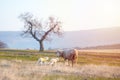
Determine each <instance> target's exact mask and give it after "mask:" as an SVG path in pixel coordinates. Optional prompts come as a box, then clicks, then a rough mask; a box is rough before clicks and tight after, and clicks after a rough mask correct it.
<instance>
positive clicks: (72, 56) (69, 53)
mask: <svg viewBox="0 0 120 80" xmlns="http://www.w3.org/2000/svg"><path fill="white" fill-rule="evenodd" d="M56 55H57V56H58V57H63V58H64V61H66V60H68V63H69V61H71V62H72V67H73V64H74V62H75V63H77V58H78V50H76V49H67V50H58V51H57V52H56Z"/></svg>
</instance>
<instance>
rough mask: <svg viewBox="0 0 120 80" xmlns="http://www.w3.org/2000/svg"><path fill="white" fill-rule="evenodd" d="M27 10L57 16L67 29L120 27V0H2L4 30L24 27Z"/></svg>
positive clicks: (1, 28) (0, 27) (1, 27)
mask: <svg viewBox="0 0 120 80" xmlns="http://www.w3.org/2000/svg"><path fill="white" fill-rule="evenodd" d="M26 12H30V13H32V14H33V15H35V16H37V17H38V18H40V19H41V18H47V17H49V16H57V17H58V18H59V19H60V20H61V21H62V26H63V30H65V31H75V30H86V29H96V28H106V27H120V0H0V31H19V30H23V27H24V26H23V25H24V24H23V22H22V21H21V20H20V19H19V18H18V17H19V15H20V14H22V13H26Z"/></svg>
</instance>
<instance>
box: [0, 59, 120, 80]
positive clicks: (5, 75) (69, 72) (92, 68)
mask: <svg viewBox="0 0 120 80" xmlns="http://www.w3.org/2000/svg"><path fill="white" fill-rule="evenodd" d="M51 76H52V78H51V79H48V78H50V77H51ZM56 76H59V77H56ZM65 76H67V77H65ZM69 77H70V78H71V80H74V79H77V78H79V79H81V80H83V78H81V77H84V79H85V78H88V77H89V78H91V77H93V78H96V77H104V78H112V79H120V67H119V66H108V65H93V64H91V65H82V66H80V65H77V66H75V67H70V66H66V65H63V63H58V64H57V65H55V66H50V65H42V66H40V65H36V64H35V62H34V61H24V62H16V61H13V60H12V61H10V60H9V61H8V60H1V61H0V80H59V79H60V80H70V78H69ZM53 78H54V79H53ZM58 78H59V79H58ZM79 79H78V80H79Z"/></svg>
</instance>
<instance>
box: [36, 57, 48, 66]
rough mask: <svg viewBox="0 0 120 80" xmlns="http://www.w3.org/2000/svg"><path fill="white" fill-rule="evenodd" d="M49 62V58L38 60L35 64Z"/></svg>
mask: <svg viewBox="0 0 120 80" xmlns="http://www.w3.org/2000/svg"><path fill="white" fill-rule="evenodd" d="M48 60H49V57H43V58H39V59H38V61H37V63H36V64H40V65H42V64H45V62H47V61H48Z"/></svg>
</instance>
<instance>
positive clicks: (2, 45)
mask: <svg viewBox="0 0 120 80" xmlns="http://www.w3.org/2000/svg"><path fill="white" fill-rule="evenodd" d="M7 47H8V46H7V44H6V43H4V42H2V41H0V48H7Z"/></svg>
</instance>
